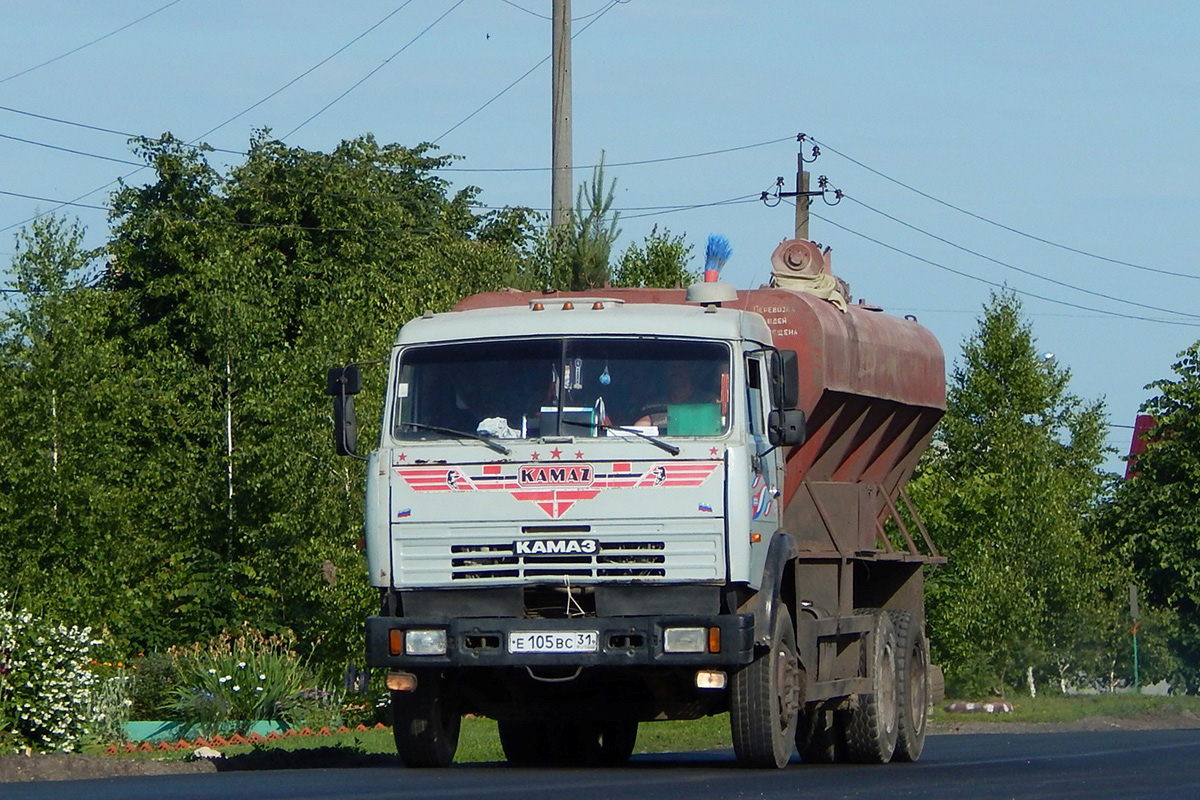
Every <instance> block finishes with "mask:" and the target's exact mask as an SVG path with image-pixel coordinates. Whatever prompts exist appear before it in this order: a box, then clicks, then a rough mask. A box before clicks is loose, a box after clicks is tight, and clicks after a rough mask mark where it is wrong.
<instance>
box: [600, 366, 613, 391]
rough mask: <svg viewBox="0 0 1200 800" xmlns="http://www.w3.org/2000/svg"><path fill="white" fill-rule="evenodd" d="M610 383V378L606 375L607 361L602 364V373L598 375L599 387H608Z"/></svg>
mask: <svg viewBox="0 0 1200 800" xmlns="http://www.w3.org/2000/svg"><path fill="white" fill-rule="evenodd" d="M610 383H612V376H611V375H609V374H608V361H605V362H604V372H601V373H600V385H601V386H608V385H609V384H610Z"/></svg>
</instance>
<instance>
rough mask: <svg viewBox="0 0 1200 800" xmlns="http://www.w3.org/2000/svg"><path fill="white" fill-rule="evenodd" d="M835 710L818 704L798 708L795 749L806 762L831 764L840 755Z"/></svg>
mask: <svg viewBox="0 0 1200 800" xmlns="http://www.w3.org/2000/svg"><path fill="white" fill-rule="evenodd" d="M836 713H837V712H836V711H833V710H831V709H826V708H823V707H822V706H820V705H809V706H806V707H804V708H802V709H800V718H799V720H798V721H797V723H796V749H797V750H798V751H799V752H800V758H801V759H802V760H803V761H804V763H806V764H833V763H835V762H836V761H838V760H839V759H840V757H841V746H840V744H839V738H838V730H837V728H836V727H835V719H834V715H835V714H836Z"/></svg>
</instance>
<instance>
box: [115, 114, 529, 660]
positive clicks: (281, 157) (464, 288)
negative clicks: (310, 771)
mask: <svg viewBox="0 0 1200 800" xmlns="http://www.w3.org/2000/svg"><path fill="white" fill-rule="evenodd" d="M141 149H142V152H143V154H144V156H145V157H146V158H147V160H148V161H149V162H150V163H151V164H152V165H153V166H154V167H155V170H156V172H157V176H158V177H157V180H156V181H155V182H154V183H151V184H150V185H147V186H144V187H126V188H123V189H122V190H121V191H120V192H119V193H118V194H117V196H116V197H115V199H114V218H115V227H114V239H113V242H112V244H111V251H112V252H113V254H114V255H115V258H116V261H115V267H114V268H113V269H110V270H109V271H108V273H107V275H106V280H105V286H106V288H107V289H109V290H110V291H111V292H113V293H114V294H115V295H116V296H118V297H120V298H121V302H122V308H123V314H121V315H120V316H119V317H117V318H116V319H115V320H114V335H115V336H117V337H119V338H121V339H122V340H123V341H126V342H128V343H129V348H130V351H131V355H132V356H133V357H134V358H136V359H137V360H138V362H139V363H145V364H149V365H153V369H154V377H155V378H156V379H157V380H158V381H159V385H158V387H157V388H158V390H159V392H161V393H162V394H163V395H164V396H169V397H171V398H172V401H173V405H174V406H175V409H176V410H175V411H174V413H172V414H171V415H170V416H169V420H170V424H164V425H161V426H157V427H155V428H154V429H153V430H151V431H149V432H148V441H146V442H145V443H144V446H145V449H146V451H147V452H150V453H155V454H156V457H155V459H154V462H153V463H152V464H147V465H146V470H147V471H148V472H150V473H154V474H157V475H161V476H162V478H161V480H162V482H163V483H164V484H169V485H163V486H161V487H160V488H161V490H162V496H161V497H162V499H161V501H160V502H158V503H155V504H153V507H152V508H149V509H147V516H148V520H147V522H148V524H149V525H150V526H151V527H152V528H153V529H155V530H157V531H158V532H159V533H160V535H161V536H163V537H164V538H165V539H166V540H168V541H170V542H171V543H172V548H173V549H172V555H171V558H170V561H169V570H168V571H169V573H170V575H171V586H172V589H171V591H170V593H169V594H168V595H167V598H166V603H165V607H164V609H163V611H164V612H165V613H167V614H174V615H178V617H177V618H178V619H179V622H178V623H177V629H176V631H175V634H176V636H177V637H180V636H182V638H183V640H184V641H190V640H193V639H200V638H204V637H206V636H209V635H212V634H215V633H217V632H218V631H219V630H221V629H222V628H225V627H229V626H232V625H235V624H238V623H240V622H242V621H250V622H251V623H252V624H254V625H255V626H257V627H259V628H262V629H265V630H278V629H281V628H284V627H287V628H294V629H296V630H298V631H300V632H301V633H302V635H303V636H304V638H305V639H306V640H308V641H313V642H319V643H320V644H319V646H318V652H319V653H320V654H322V655H328V654H331V653H351V652H353V651H354V650H356V649H360V648H361V642H360V641H359V640H360V638H361V636H360V629H361V619H362V618H363V616H365V614H366V613H367V612H368V611H369V610H370V608H371V606H372V602H373V600H372V598H371V595H370V592H369V590H368V589H367V587H366V582H365V581H362V580H361V578H360V576H361V574H362V570H363V563H362V558H361V555H360V554H359V552H358V551H357V549H356V546H357V542H358V539H359V535H360V530H359V528H360V524H361V516H362V509H361V499H360V498H361V489H362V487H361V480H360V477H359V469H360V468H359V467H358V466H357V465H355V464H353V463H350V462H348V461H346V460H342V459H338V458H337V457H336V456H335V455H334V454H333V452H332V448H331V446H330V431H331V421H330V410H329V403H328V399H327V398H326V397H324V396H323V394H322V390H323V375H324V371H325V369H326V368H328V367H329V366H332V365H334V364H338V363H345V362H347V361H349V360H362V359H365V358H371V357H379V356H381V355H384V354H386V352H387V350H388V347H389V344H390V342H391V340H392V338H393V337H394V335H395V331H396V328H397V327H398V326H399V325H400V324H401V323H403V322H404V321H406V320H407V319H410V318H411V317H413V316H416V315H418V314H420V313H421V312H424V311H426V310H434V311H442V310H446V309H448V308H449V307H450V306H451V305H452V304H453V303H454V302H456V301H457V300H458V299H459V298H461V297H462V296H463V295H465V294H468V293H471V292H475V291H481V290H485V289H494V288H500V286H502V285H503V283H504V282H505V280H506V278H507V276H509V275H511V274H513V273H514V272H515V271H516V270H517V268H518V266H519V264H520V253H519V252H518V244H519V242H516V241H514V240H513V239H511V238H506V236H507V237H512V236H516V235H518V234H519V228H518V229H514V228H513V227H512V226H509V227H508V228H506V227H505V226H504V225H503V224H501V223H497V224H494V225H491V226H490V227H489V226H487V225H485V220H482V219H480V218H477V217H475V216H474V215H472V214H471V213H470V203H471V202H472V200H473V199H474V197H475V194H476V190H473V189H468V190H464V191H460V192H458V193H456V194H453V195H450V194H448V192H447V189H448V185H447V183H446V182H445V181H444V180H442V179H441V178H440V177H437V175H436V170H437V169H439V168H440V167H443V166H445V165H446V164H447V163H448V161H449V158H448V157H445V156H435V155H432V154H431V153H430V148H429V147H428V146H421V147H417V148H405V147H401V146H399V145H379V144H378V143H376V142H375V141H374V139H372V138H371V137H369V136H367V137H361V138H359V139H355V140H352V141H347V142H343V143H342V144H341V145H340V146H339V147H338V148H336V149H335V150H334V151H333V152H331V153H318V152H310V151H305V150H302V149H299V148H289V147H286V146H285V145H283V144H281V143H280V142H278V141H275V140H272V139H270V138H269V136H268V135H267V134H266V133H265V132H264V133H263V134H261V135H260V136H258V137H257V138H256V139H255V140H254V141H253V142H252V143H251V147H250V151H249V154H248V156H247V159H246V162H245V163H244V164H242V165H239V166H237V167H235V168H233V169H232V170H231V171H230V172H229V173H228V174H227V175H221V174H218V173H217V172H216V171H214V170H213V169H212V168H211V167H210V166H209V165H208V164H207V162H206V161H205V159H204V156H203V152H202V151H198V150H196V149H195V148H191V147H188V146H186V145H183V144H182V143H180V142H178V141H177V140H174V139H173V138H171V137H164V138H163V139H162V140H158V141H155V142H143V143H142V145H141ZM514 231H515V232H514ZM481 233H486V236H481V235H480V234H481ZM368 380H369V381H370V382H373V384H374V385H368V387H367V392H366V393H365V394H364V397H379V396H382V393H383V392H382V383H383V374H382V371H381V370H380V371H377V372H376V373H375V374H371V375H369V376H368ZM376 411H377V409H373V408H371V407H370V403H369V402H367V403H365V407H364V409H363V414H362V416H363V418H364V419H370V418H371V417H372V416H375V413H374V412H376Z"/></svg>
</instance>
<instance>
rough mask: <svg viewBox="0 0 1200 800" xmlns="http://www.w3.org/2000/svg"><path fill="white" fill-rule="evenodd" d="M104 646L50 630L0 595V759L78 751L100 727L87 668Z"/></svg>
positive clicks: (84, 634)
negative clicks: (96, 650) (39, 752)
mask: <svg viewBox="0 0 1200 800" xmlns="http://www.w3.org/2000/svg"><path fill="white" fill-rule="evenodd" d="M102 644H103V642H101V641H98V640H95V639H93V638H92V632H91V628H82V629H81V628H77V627H74V626H72V627H70V628H68V627H66V626H65V625H51V624H50V623H47V622H45V621H43V620H39V619H36V618H35V617H34V616H33V615H32V614H30V613H29V612H28V611H26V610H25V609H23V608H19V607H16V606H14V605H13V604H11V603H10V601H9V599H8V594H7V593H6V592H0V753H4V752H14V751H20V750H64V751H71V750H74V749H76V748H77V747H78V746H79V745H80V744H81V743H82V740H83V739H85V738H86V737H87V736H89V735H90V734H92V733H93V732H94V731H95V730H96V727H97V724H98V723H99V722H100V721H101V713H102V712H101V711H100V710H98V709H97V707H96V702H95V701H96V695H95V688H96V683H97V678H96V676H95V675H93V674H92V673H91V672H90V671H89V670H88V668H87V664H88V663H89V662H90V661H91V660H92V650H93V648H95V647H98V646H100V645H102Z"/></svg>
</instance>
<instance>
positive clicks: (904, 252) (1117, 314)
mask: <svg viewBox="0 0 1200 800" xmlns="http://www.w3.org/2000/svg"><path fill="white" fill-rule="evenodd" d="M809 213H810V214H811V215H812V216H814V217H816V218H817V219H819V220H821V221H822V222H826V223H828V224H830V225H832V226H833V227H835V228H838V229H840V230H843V231H846V233H852V234H854V235H855V236H858V237H859V238H862V239H866V240H867V241H868V242H872V243H874V244H877V245H879V246H880V247H883V248H886V249H888V250H891V251H893V252H895V253H899V254H900V255H903V256H907V257H909V258H911V259H913V260H914V261H920V262H921V263H923V264H928V265H929V266H931V267H935V268H937V269H940V270H944V271H945V272H950V273H952V274H954V275H958V276H959V277H963V278H967V279H969V280H973V281H976V282H978V283H982V284H986V285H988V286H992V287H994V288H996V289H1001V290H1006V291H1011V292H1014V293H1015V294H1019V295H1022V296H1023V297H1032V298H1035V299H1037V300H1044V301H1045V302H1047V303H1054V304H1055V305H1060V306H1067V307H1068V308H1078V309H1080V310H1082V311H1094V312H1097V313H1100V314H1104V315H1105V316H1110V317H1121V318H1124V319H1134V320H1139V321H1141V322H1158V323H1162V324H1164V325H1183V326H1186V327H1189V328H1191V327H1197V326H1200V323H1195V322H1186V321H1184V320H1173V319H1155V318H1153V317H1142V316H1137V315H1136V314H1123V313H1121V312H1120V311H1107V310H1105V309H1102V308H1093V307H1091V306H1085V305H1080V304H1079V303H1072V302H1070V301H1067V300H1056V299H1054V298H1053V297H1046V296H1045V295H1040V294H1036V293H1034V292H1028V291H1024V290H1022V289H1014V288H1013V287H1011V286H1007V285H1005V284H1002V283H996V282H995V281H989V280H988V279H987V278H980V277H979V276H978V275H972V274H971V273H969V272H963V271H962V270H957V269H954V268H953V267H948V266H946V265H945V264H939V263H938V262H936V261H932V260H930V259H928V258H923V257H921V256H918V255H916V254H914V253H910V252H908V251H907V250H902V249H900V248H899V247H895V246H893V245H890V244H888V243H887V242H883V241H880V240H879V239H875V238H873V237H871V236H867V235H866V234H865V233H860V232H858V231H856V230H854V229H852V228H848V227H846V226H845V225H841V224H839V223H837V222H834V221H833V220H831V219H827V218H825V217H822V216H821V215H820V214H817V213H816V212H812V211H810V212H809Z"/></svg>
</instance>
